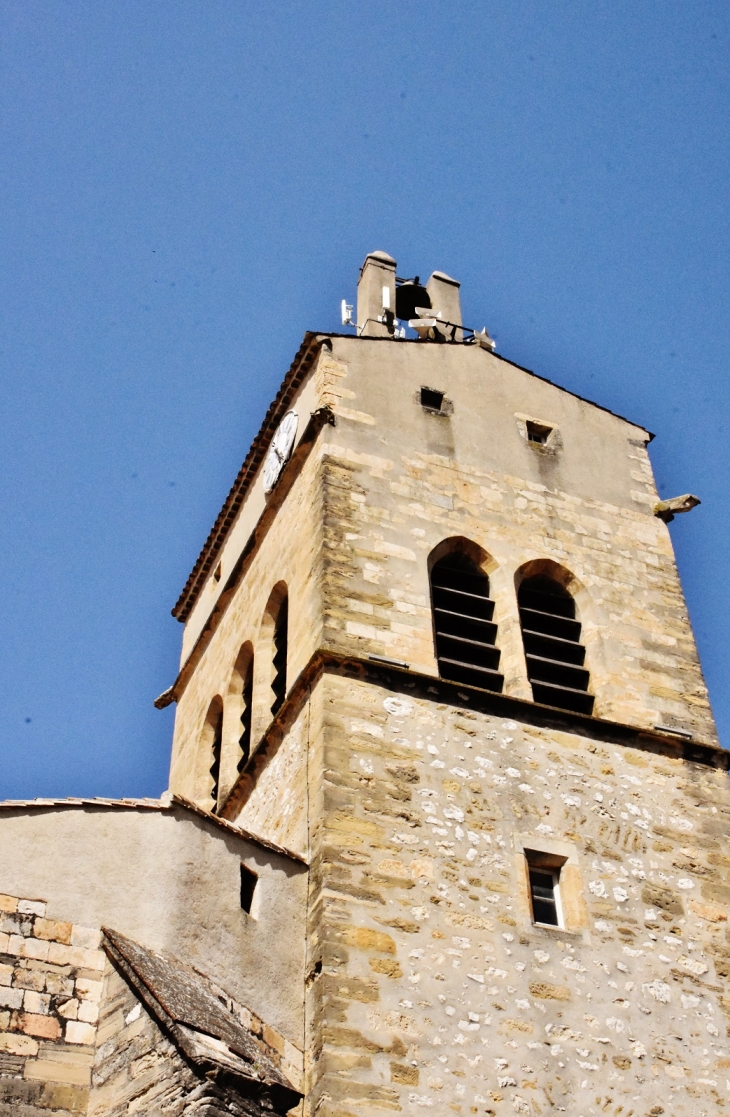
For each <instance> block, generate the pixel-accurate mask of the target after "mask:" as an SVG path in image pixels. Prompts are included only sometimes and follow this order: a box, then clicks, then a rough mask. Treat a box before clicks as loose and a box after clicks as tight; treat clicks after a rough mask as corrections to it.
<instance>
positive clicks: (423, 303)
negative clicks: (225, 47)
mask: <svg viewBox="0 0 730 1117" xmlns="http://www.w3.org/2000/svg"><path fill="white" fill-rule="evenodd" d="M417 307H425V308H426V309H427V310H429V309H430V308H431V299H430V298H429V295H428V291H427V290H426V288H425V287H422V286H421V283H420V280H419V278H418V276H416V277H415V279H406V280H405V282H404V283H400V284H399V285H398V286H397V287H396V289H395V316H396V318H399V319H400V320H401V322H408V321H410V319H411V318H415V317H416V308H417Z"/></svg>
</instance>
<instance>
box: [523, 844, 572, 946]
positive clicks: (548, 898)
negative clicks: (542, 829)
mask: <svg viewBox="0 0 730 1117" xmlns="http://www.w3.org/2000/svg"><path fill="white" fill-rule="evenodd" d="M525 857H526V859H527V870H528V876H529V881H530V903H531V905H532V921H533V923H539V924H542V925H543V926H547V927H562V926H563V925H564V924H563V912H562V907H561V903H560V869H561V865H562V864H563V861H562V859H561V858H556V857H552V856H551V855H550V854H546V853H541V852H540V851H539V850H532V849H526V850H525Z"/></svg>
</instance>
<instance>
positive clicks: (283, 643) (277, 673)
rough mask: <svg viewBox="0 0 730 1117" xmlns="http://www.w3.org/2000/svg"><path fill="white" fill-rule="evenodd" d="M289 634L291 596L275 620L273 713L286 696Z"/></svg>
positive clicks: (285, 601)
mask: <svg viewBox="0 0 730 1117" xmlns="http://www.w3.org/2000/svg"><path fill="white" fill-rule="evenodd" d="M288 635H289V598H288V597H285V598H284V600H283V601H282V602H281V604H280V605H279V610H278V612H277V614H276V620H275V621H274V642H273V651H274V656H273V667H274V676H273V678H272V680H271V690H272V693H273V696H274V700H273V702H272V703H271V713H272V714H277V713H278V712H279V710H280V709H281V707H282V705H283V703H284V699H285V698H286V656H287V640H288Z"/></svg>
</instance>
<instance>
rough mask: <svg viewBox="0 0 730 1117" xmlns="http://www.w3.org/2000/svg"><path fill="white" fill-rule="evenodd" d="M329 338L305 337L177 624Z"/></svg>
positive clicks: (196, 570) (181, 601)
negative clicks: (287, 411) (272, 438)
mask: <svg viewBox="0 0 730 1117" xmlns="http://www.w3.org/2000/svg"><path fill="white" fill-rule="evenodd" d="M328 336H329V335H328V334H316V333H312V332H311V331H310V330H307V332H306V333H305V335H304V340H303V341H302V344H301V345H300V346H299V349H298V350H297V354H296V356H295V358H294V360H293V361H292V363H291V365H290V367H289V371H288V372H287V374H286V376H285V377H284V379H283V381H282V383H281V387H280V388H279V391H278V392H277V393H276V396H275V397H274V400H273V402H272V403H271V404H270V406H269V409H268V411H267V412H266V415H265V416H264V421H263V423H262V424H261V426H260V428H259V431H258V434H257V435H256V436H255V438H254V440H253V442H252V443H251V447H250V449H249V451H248V453H247V454H246V457H245V459H244V462H243V465H242V466H241V468H240V469H239V471H238V476H237V477H236V480H235V481H234V482H233V485H232V486H231V490H230V492H229V493H228V496H227V497H226V499H225V501H224V502H223V507H222V508H221V510H220V512H219V513H218V516H217V518H216V521H215V523H214V524H213V527H212V528H211V530H210V533H209V535H208V538H207V539H206V541H205V543H204V544H203V547H202V550H201V552H200V554H199V555H198V558H197V560H196V562H195V566H194V567H193V569H192V571H191V572H190V576H189V577H188V580H187V582H186V583H185V586H184V587H183V591H182V593H181V594H180V596H179V598H178V599H177V602H176V603H175V606H174V608H173V610H172V615H173V617H175V619H176V620H179V621H186V620H187V618H188V617H189V616H190V613H191V611H192V609H193V606H194V605H195V602H196V600H197V597H198V594H199V593H200V590H201V589H202V587H203V583H204V582H205V579H206V578H207V577H208V574H209V573H210V570H211V568H212V566H213V564H214V562H215V560H216V558H217V556H218V554H219V552H220V549H221V547H222V546H223V543H224V542H225V539H226V537H227V535H228V531H229V529H230V527H231V524H232V523H233V521H234V519H235V518H236V516H237V515H238V512H239V510H240V508H241V505H242V504H243V501H244V498H245V496H246V493H247V492H248V490H249V487H250V484H251V481H252V480H253V478H254V476H255V474H256V472H257V470H258V468H259V466H260V465H261V461H262V459H263V456H264V453H265V452H266V449H267V448H268V445H269V441H270V440H271V436H272V435H273V433H274V430H275V427H276V423H277V422H278V420H279V418H280V416H281V415H282V414H283V413H284V411H285V410H286V408H287V407H288V406H289V403H290V402H291V399H292V397H293V395H294V393H295V392H296V389H297V388H298V387H299V385H300V384H301V382H302V380H303V379H304V377H305V376H306V374H307V373H308V372H309V369H310V368H311V367H312V365H313V364H314V361H315V360H316V358H317V355H318V353H319V350H320V348H321V346H322V342H323V341H325V340H326V338H327V337H328Z"/></svg>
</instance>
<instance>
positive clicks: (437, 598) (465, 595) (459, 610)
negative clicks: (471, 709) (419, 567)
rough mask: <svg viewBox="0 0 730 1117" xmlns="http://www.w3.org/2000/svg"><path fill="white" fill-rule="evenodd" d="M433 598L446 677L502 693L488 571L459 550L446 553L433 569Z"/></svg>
mask: <svg viewBox="0 0 730 1117" xmlns="http://www.w3.org/2000/svg"><path fill="white" fill-rule="evenodd" d="M431 599H432V603H433V620H434V632H435V639H436V658H437V660H438V666H439V674H440V675H441V677H442V678H444V679H453V680H454V682H459V683H467V684H468V685H469V686H477V687H482V688H483V689H485V690H496V691H498V692H501V690H502V685H503V683H504V677H503V676H502V675H501V674H500V672H499V669H498V668H499V657H500V651H499V648H497V647H496V639H497V626H496V624H495V623H494V621H493V620H492V615H493V613H494V602H493V601H492V600H491V599H490V597H489V578H488V577H487V575H486V574H485V573H484V571H483V570H481V569H480V567H479V566H477V564H476V563H475V562H474V561H473V560H472V559H470V558H469V557H468V556H467V555H464V554H461V553H460V552H454V553H452V554H449V555H446V556H445V558H442V559H440V560H439V562H437V563H436V564H435V565H434V567H433V570H432V571H431Z"/></svg>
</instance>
